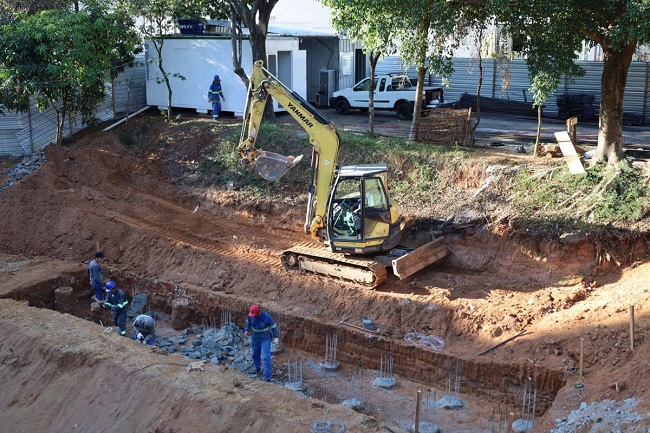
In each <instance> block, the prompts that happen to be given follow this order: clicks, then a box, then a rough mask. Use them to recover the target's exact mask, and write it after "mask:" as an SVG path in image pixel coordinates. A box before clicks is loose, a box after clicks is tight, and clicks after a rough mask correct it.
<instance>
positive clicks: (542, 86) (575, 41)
mask: <svg viewBox="0 0 650 433" xmlns="http://www.w3.org/2000/svg"><path fill="white" fill-rule="evenodd" d="M489 3H490V7H491V10H492V11H493V12H494V13H495V15H496V16H497V17H498V19H499V20H500V21H503V22H506V23H507V26H508V28H509V30H510V32H511V33H521V34H523V35H526V37H527V40H526V43H525V49H524V52H525V54H526V55H527V58H526V63H527V65H528V67H529V70H530V71H531V77H532V86H533V87H532V88H533V92H534V94H535V98H536V99H535V102H536V103H537V104H540V103H541V99H540V98H544V97H545V96H548V94H549V93H550V92H549V90H550V89H551V88H553V89H555V88H557V84H559V78H560V76H561V74H563V73H566V74H570V73H572V72H573V73H575V72H576V69H577V68H576V66H575V63H574V60H575V59H576V52H577V51H580V50H581V48H582V42H583V41H585V40H586V41H587V43H588V45H589V46H594V45H595V44H598V45H600V46H601V47H602V49H603V75H602V77H601V95H600V113H599V132H598V149H597V153H596V157H595V161H607V163H608V164H610V165H615V164H616V163H618V161H619V160H620V159H621V158H622V157H623V94H624V92H625V86H626V83H627V75H628V70H629V67H630V63H631V62H632V55H633V54H634V51H635V50H636V48H637V46H639V45H640V44H644V43H647V42H649V41H650V19H648V17H649V16H650V0H630V1H623V0H591V1H589V2H585V1H582V0H489Z"/></svg>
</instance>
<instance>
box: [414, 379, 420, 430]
mask: <svg viewBox="0 0 650 433" xmlns="http://www.w3.org/2000/svg"><path fill="white" fill-rule="evenodd" d="M421 402H422V390H421V389H418V395H417V399H416V403H415V431H414V432H415V433H420V403H421Z"/></svg>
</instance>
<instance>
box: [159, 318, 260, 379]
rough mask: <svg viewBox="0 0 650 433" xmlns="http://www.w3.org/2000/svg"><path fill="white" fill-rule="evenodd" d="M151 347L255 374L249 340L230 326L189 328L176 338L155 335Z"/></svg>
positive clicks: (236, 328) (234, 327) (235, 327)
mask: <svg viewBox="0 0 650 433" xmlns="http://www.w3.org/2000/svg"><path fill="white" fill-rule="evenodd" d="M154 345H156V346H158V347H159V348H161V349H164V350H166V351H167V352H169V353H175V352H178V353H180V354H181V355H183V356H185V357H187V358H189V359H192V360H197V361H198V360H200V361H205V362H209V363H211V364H215V365H220V364H228V365H230V366H231V367H233V368H236V369H238V370H241V371H243V372H244V373H247V374H254V373H255V367H254V366H253V358H252V356H251V351H250V340H249V339H248V338H246V337H244V331H243V330H242V329H241V328H239V327H238V326H237V325H235V324H233V323H230V324H228V325H226V326H223V327H221V328H219V329H216V328H210V327H205V326H200V327H199V326H197V325H192V326H190V327H189V328H187V329H185V330H184V331H183V332H182V333H181V335H179V336H178V337H162V336H158V335H156V337H155V339H154Z"/></svg>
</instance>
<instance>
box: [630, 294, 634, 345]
mask: <svg viewBox="0 0 650 433" xmlns="http://www.w3.org/2000/svg"><path fill="white" fill-rule="evenodd" d="M630 350H631V351H632V352H634V305H630Z"/></svg>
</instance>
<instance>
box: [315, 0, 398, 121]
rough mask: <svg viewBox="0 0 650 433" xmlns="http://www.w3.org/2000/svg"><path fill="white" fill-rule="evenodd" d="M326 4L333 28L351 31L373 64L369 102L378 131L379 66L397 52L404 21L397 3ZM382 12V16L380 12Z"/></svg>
mask: <svg viewBox="0 0 650 433" xmlns="http://www.w3.org/2000/svg"><path fill="white" fill-rule="evenodd" d="M323 4H324V5H325V6H327V7H329V8H330V9H331V11H332V15H331V19H332V26H333V27H334V29H335V30H337V31H338V32H339V33H343V32H344V31H347V35H348V37H349V38H350V39H351V40H353V41H359V42H361V44H362V46H363V48H364V51H365V53H366V54H367V55H368V58H369V63H370V88H369V90H368V101H369V104H368V105H369V108H370V117H369V119H368V126H369V129H370V133H373V132H374V116H375V107H374V89H375V67H376V66H377V62H378V61H379V59H380V58H381V57H382V56H384V55H389V54H393V53H394V52H396V50H397V45H396V40H395V39H394V38H393V35H394V33H395V32H396V31H397V30H398V29H399V28H400V26H401V20H400V19H399V16H398V14H397V13H395V12H394V11H393V9H394V6H395V4H394V1H393V0H375V1H365V0H323ZM377 11H381V13H377Z"/></svg>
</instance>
